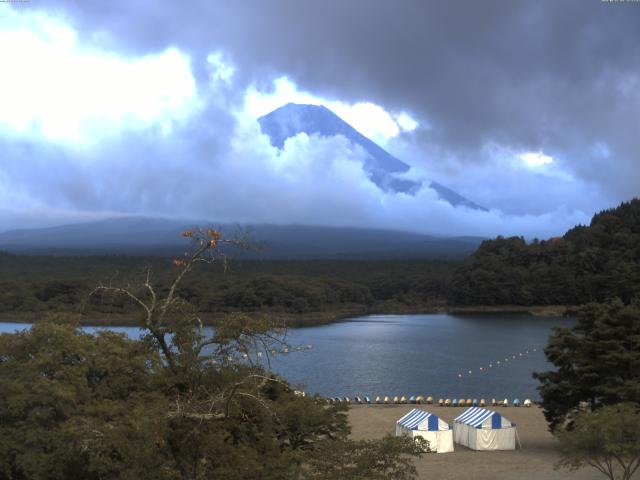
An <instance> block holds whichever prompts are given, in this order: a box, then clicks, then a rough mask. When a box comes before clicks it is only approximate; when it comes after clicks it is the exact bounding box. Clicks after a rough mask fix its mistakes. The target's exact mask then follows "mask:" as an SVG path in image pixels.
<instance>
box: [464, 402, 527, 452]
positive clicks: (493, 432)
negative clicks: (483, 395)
mask: <svg viewBox="0 0 640 480" xmlns="http://www.w3.org/2000/svg"><path fill="white" fill-rule="evenodd" d="M516 438H517V432H516V425H515V423H511V422H510V421H509V420H507V419H506V418H504V417H503V416H502V415H500V414H499V413H498V412H494V411H491V410H485V409H484V408H479V407H473V408H469V409H468V410H465V411H464V412H463V413H462V415H460V416H458V417H456V418H455V419H454V420H453V439H454V441H455V442H456V443H459V444H460V445H464V446H465V447H469V448H471V449H472V450H515V449H516Z"/></svg>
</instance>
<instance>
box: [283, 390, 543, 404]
mask: <svg viewBox="0 0 640 480" xmlns="http://www.w3.org/2000/svg"><path fill="white" fill-rule="evenodd" d="M294 394H296V395H298V396H303V397H304V396H306V393H305V392H304V391H298V390H295V391H294ZM327 400H328V401H329V403H340V402H342V403H352V400H351V398H350V397H332V398H328V399H327ZM353 403H357V404H361V405H364V404H372V403H375V404H378V405H383V404H390V403H391V404H396V405H402V404H415V403H425V404H429V405H431V404H432V403H433V398H432V397H431V396H429V397H427V399H426V400H424V397H422V396H420V395H419V396H417V397H416V396H413V395H412V396H410V397H409V399H408V400H407V397H406V396H405V395H402V396H395V397H388V396H384V397H382V396H377V397H375V399H374V400H373V401H372V400H371V397H368V396H359V395H357V396H355V397H353ZM437 404H438V405H439V406H440V407H485V406H487V405H488V404H489V405H491V406H493V407H508V406H510V405H512V406H514V407H521V406H522V407H531V406H532V405H533V403H532V401H531V399H529V398H526V399H525V400H524V401H522V402H521V401H520V399H519V398H514V399H513V402H511V403H510V402H509V400H508V399H507V398H505V399H503V400H496V399H495V398H492V399H491V401H490V402H487V401H486V400H485V399H484V398H481V399H479V400H478V399H477V398H473V399H471V398H467V399H465V398H460V399H458V398H454V399H449V398H447V399H442V398H440V399H439V400H438V402H437Z"/></svg>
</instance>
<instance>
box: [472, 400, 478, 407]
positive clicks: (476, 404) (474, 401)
mask: <svg viewBox="0 0 640 480" xmlns="http://www.w3.org/2000/svg"><path fill="white" fill-rule="evenodd" d="M471 406H473V407H477V406H478V399H477V398H474V399H473V402H471Z"/></svg>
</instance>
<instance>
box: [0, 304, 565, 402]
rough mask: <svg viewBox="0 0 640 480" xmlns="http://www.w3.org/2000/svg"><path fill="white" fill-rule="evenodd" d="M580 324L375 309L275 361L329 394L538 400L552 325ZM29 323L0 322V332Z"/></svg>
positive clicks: (303, 337)
mask: <svg viewBox="0 0 640 480" xmlns="http://www.w3.org/2000/svg"><path fill="white" fill-rule="evenodd" d="M574 323H575V321H574V320H571V319H565V318H557V317H530V316H517V315H465V316H456V315H447V314H429V315H371V316H366V317H359V318H353V319H349V320H346V321H342V322H339V323H334V324H331V325H324V326H318V327H308V328H299V329H292V330H290V331H289V333H288V341H289V343H290V344H292V345H305V346H306V345H312V347H313V348H312V349H310V350H306V349H305V350H303V351H299V352H298V351H293V352H291V353H289V354H286V355H285V354H280V355H276V356H275V357H274V358H273V359H272V368H273V369H274V370H275V371H276V372H278V373H280V374H281V375H282V376H283V377H285V378H287V379H288V380H289V381H290V382H292V383H293V384H295V385H299V386H300V387H301V388H303V389H304V390H306V391H307V392H308V393H319V394H321V395H326V396H351V397H353V396H355V395H361V396H363V395H368V396H370V397H375V396H377V395H381V396H384V395H389V396H394V395H407V396H409V395H423V396H426V395H432V396H434V397H435V398H447V397H448V398H461V397H464V398H469V397H471V398H473V397H477V398H481V397H482V398H494V397H495V398H509V399H513V398H520V399H521V400H522V399H523V398H526V397H529V398H533V399H537V398H538V394H537V391H536V387H537V385H538V383H537V382H536V381H535V380H534V379H533V378H532V377H531V374H532V373H533V372H534V371H544V370H548V369H550V368H551V365H550V364H548V363H547V362H546V359H545V356H544V353H543V351H542V350H543V348H544V347H545V345H546V344H547V340H548V338H549V335H550V334H551V328H552V327H553V326H554V325H562V326H570V325H572V324H574ZM28 327H29V325H28V324H15V323H0V332H11V331H15V330H18V329H21V328H28ZM111 329H112V330H116V331H120V332H124V333H127V334H128V335H130V336H131V337H137V336H138V334H139V330H138V329H137V328H127V327H114V328H111ZM88 330H90V331H95V328H88ZM527 352H528V353H527ZM513 357H515V358H513ZM498 362H500V363H498ZM490 365H491V367H490ZM480 367H482V370H480ZM469 371H471V374H469ZM460 375H462V376H461V377H460Z"/></svg>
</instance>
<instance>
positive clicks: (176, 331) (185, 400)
mask: <svg viewBox="0 0 640 480" xmlns="http://www.w3.org/2000/svg"><path fill="white" fill-rule="evenodd" d="M182 236H183V237H186V238H188V239H190V240H191V248H190V250H189V251H187V252H185V254H184V255H183V256H182V257H179V258H176V259H174V261H173V264H174V266H175V268H176V269H177V272H176V274H175V276H174V278H173V280H172V281H171V283H170V284H169V286H168V289H165V291H166V293H164V294H160V293H159V292H161V291H162V290H161V289H159V288H158V287H157V286H155V285H154V283H153V281H152V275H151V273H152V272H151V268H150V267H149V268H147V270H146V274H145V277H144V280H143V281H142V285H138V286H135V285H133V286H132V285H126V286H119V285H114V284H113V283H112V282H110V283H109V284H106V285H105V284H102V285H99V286H97V287H96V288H95V289H93V290H92V291H91V293H90V297H91V296H95V295H99V294H100V295H116V296H123V297H126V298H128V299H130V300H131V301H132V302H134V303H135V304H137V305H138V306H139V307H140V309H141V311H142V313H143V317H142V321H141V328H143V329H144V330H146V332H147V338H148V339H149V340H151V341H152V343H153V344H154V346H155V347H156V348H157V349H158V351H159V353H160V354H161V357H162V359H163V361H164V363H165V364H166V367H167V369H168V370H169V371H170V372H171V374H172V375H173V376H174V378H175V381H174V385H175V390H176V391H175V393H176V395H175V402H174V405H175V409H174V410H173V411H171V412H169V413H168V415H169V416H172V417H176V416H183V417H188V418H193V419H200V420H203V421H204V420H212V419H219V418H225V417H227V416H229V415H230V414H231V410H232V409H231V407H232V405H233V404H234V402H235V401H237V399H239V398H244V399H251V400H253V401H254V402H255V403H257V404H258V405H260V406H262V407H265V408H266V405H267V403H266V402H264V401H263V400H262V398H261V389H262V388H263V387H265V385H266V384H267V383H269V382H280V381H279V380H278V379H277V378H276V377H275V376H273V375H265V374H263V370H262V369H261V368H260V367H259V366H260V365H264V364H266V365H267V366H269V365H270V352H272V351H274V350H280V349H281V348H282V346H283V345H286V329H285V328H284V326H283V325H277V324H275V323H274V322H273V321H272V320H271V319H269V318H266V317H262V318H249V317H248V316H247V315H244V314H241V313H236V314H231V315H228V316H226V317H225V319H224V320H222V321H220V322H218V323H217V324H216V325H215V327H214V328H211V329H207V328H205V325H204V322H203V321H202V319H201V318H200V314H199V312H198V311H197V310H196V309H194V308H193V307H192V306H191V305H190V304H189V303H188V302H186V301H185V300H184V299H182V298H181V297H180V294H179V292H180V285H181V283H182V282H183V280H184V279H185V277H186V276H187V275H188V274H189V273H191V272H193V270H194V268H195V267H196V266H197V265H199V264H206V265H213V264H219V265H220V266H221V267H222V268H223V269H224V270H225V271H226V269H227V268H228V256H227V254H226V253H225V247H232V248H236V249H242V250H246V249H248V248H250V246H251V244H250V242H249V241H248V239H247V238H246V237H245V236H236V237H232V238H225V237H223V236H222V234H221V233H220V232H219V231H218V230H216V229H214V228H195V229H192V230H186V231H184V232H183V233H182ZM223 366H227V367H229V366H230V367H233V371H234V373H235V374H236V377H237V378H236V379H235V380H234V381H231V382H221V383H220V385H221V387H220V388H219V389H216V390H215V391H214V390H212V388H211V382H209V383H208V384H207V385H208V386H207V387H206V388H205V387H204V383H202V382H200V381H199V380H198V379H200V378H202V376H203V375H211V372H212V371H213V372H216V371H218V372H219V371H220V369H221V368H222V367H223ZM281 383H282V382H281ZM214 384H215V382H214ZM282 384H283V385H285V384H284V383H282Z"/></svg>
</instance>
